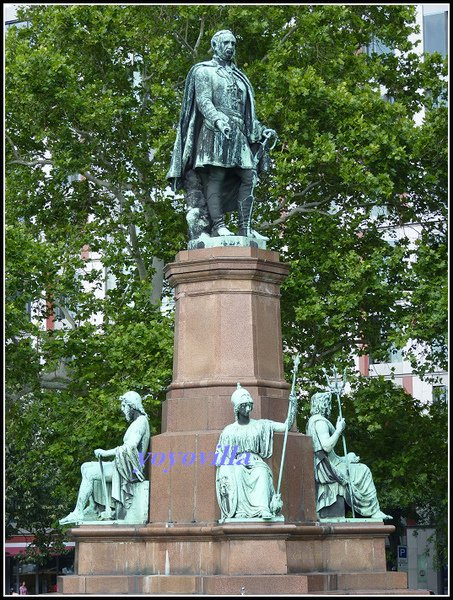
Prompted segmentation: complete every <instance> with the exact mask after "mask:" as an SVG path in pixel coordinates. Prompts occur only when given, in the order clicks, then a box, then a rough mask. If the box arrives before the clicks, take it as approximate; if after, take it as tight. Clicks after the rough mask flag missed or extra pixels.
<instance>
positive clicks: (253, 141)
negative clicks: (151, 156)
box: [167, 59, 265, 211]
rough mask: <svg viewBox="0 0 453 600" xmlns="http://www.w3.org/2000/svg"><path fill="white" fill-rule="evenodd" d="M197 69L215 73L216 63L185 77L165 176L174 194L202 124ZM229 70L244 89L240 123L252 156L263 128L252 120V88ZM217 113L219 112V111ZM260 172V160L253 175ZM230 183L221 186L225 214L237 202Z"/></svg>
mask: <svg viewBox="0 0 453 600" xmlns="http://www.w3.org/2000/svg"><path fill="white" fill-rule="evenodd" d="M200 68H203V69H219V63H218V62H217V61H216V60H215V59H214V60H211V61H206V62H202V63H198V64H196V65H194V66H193V67H192V68H191V70H190V71H189V73H188V75H187V79H186V84H185V90H184V97H183V102H182V107H181V115H180V120H179V123H178V127H177V132H176V141H175V145H174V149H173V154H172V158H171V163H170V169H169V171H168V173H167V179H169V180H170V181H171V183H172V188H173V190H174V191H176V190H177V189H179V188H181V187H184V186H183V180H184V175H185V173H186V172H187V171H189V170H191V169H192V168H193V166H194V164H195V158H196V156H195V154H196V150H197V145H198V138H199V135H200V130H201V127H202V124H203V120H204V117H203V115H202V114H201V112H200V110H199V108H198V106H197V101H196V96H195V74H196V72H197V70H198V69H200ZM233 69H234V73H235V74H236V76H237V77H239V78H240V79H241V81H242V83H243V84H244V86H245V88H246V101H245V119H244V120H245V135H246V137H247V139H248V141H249V142H250V146H251V149H252V153H253V154H256V153H257V152H258V149H259V145H258V143H257V142H259V140H260V137H261V134H262V131H263V129H264V127H263V126H262V125H261V124H260V123H259V121H258V120H257V118H256V114H255V103H254V96H253V88H252V85H251V83H250V81H249V80H248V78H247V77H246V76H245V75H244V73H242V71H240V70H239V69H238V68H237V67H235V66H233ZM219 110H221V108H220V109H219ZM263 158H264V157H263ZM264 168H265V167H264V160H263V159H261V162H260V163H259V164H258V165H257V172H259V171H260V170H263V169H264ZM230 183H231V185H229V184H226V185H225V190H226V191H228V196H226V197H225V198H224V207H225V211H229V210H233V209H234V208H235V205H236V201H237V199H236V197H235V195H236V193H237V189H238V185H239V181H235V180H234V179H233V180H232V181H231V182H230Z"/></svg>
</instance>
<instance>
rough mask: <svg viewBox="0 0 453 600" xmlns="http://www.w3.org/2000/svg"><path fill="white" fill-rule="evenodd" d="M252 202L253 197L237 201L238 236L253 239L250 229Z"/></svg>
mask: <svg viewBox="0 0 453 600" xmlns="http://www.w3.org/2000/svg"><path fill="white" fill-rule="evenodd" d="M253 200H254V198H253V196H247V197H246V198H244V199H243V200H239V201H238V222H239V233H238V235H244V236H246V237H254V236H253V233H252V228H251V222H252V209H253Z"/></svg>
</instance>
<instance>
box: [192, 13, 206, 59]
mask: <svg viewBox="0 0 453 600" xmlns="http://www.w3.org/2000/svg"><path fill="white" fill-rule="evenodd" d="M204 26H205V18H204V16H202V17H201V22H200V33H199V34H198V38H197V41H196V42H195V46H194V47H193V52H192V55H193V57H194V58H196V57H197V54H198V48H199V47H200V43H201V40H202V39H203V35H204Z"/></svg>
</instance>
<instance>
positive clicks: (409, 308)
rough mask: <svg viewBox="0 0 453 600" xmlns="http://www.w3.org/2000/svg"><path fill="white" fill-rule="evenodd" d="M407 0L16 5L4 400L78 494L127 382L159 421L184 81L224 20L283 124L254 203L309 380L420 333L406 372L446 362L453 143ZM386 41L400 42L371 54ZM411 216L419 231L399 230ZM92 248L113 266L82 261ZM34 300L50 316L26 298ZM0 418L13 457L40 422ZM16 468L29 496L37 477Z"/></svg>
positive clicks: (439, 82) (259, 96) (440, 84)
mask: <svg viewBox="0 0 453 600" xmlns="http://www.w3.org/2000/svg"><path fill="white" fill-rule="evenodd" d="M414 10H415V9H414V7H413V6H408V5H395V6H390V5H386V6H374V5H348V6H344V5H299V6H297V5H282V6H277V5H272V6H269V5H253V6H251V5H241V6H239V5H236V6H234V5H223V6H220V5H218V6H217V5H191V6H182V5H179V6H172V5H135V6H133V5H124V6H119V5H102V6H97V5H96V6H94V5H62V6H61V5H37V6H29V7H27V8H23V9H22V12H21V13H20V14H21V15H22V17H21V18H23V19H24V20H25V21H27V27H22V28H17V29H16V28H11V29H10V31H9V32H8V36H7V48H6V142H7V154H6V159H7V171H6V176H7V194H8V196H7V211H6V227H7V247H6V252H7V254H6V259H7V260H6V288H7V306H6V308H7V345H6V348H7V381H6V384H7V386H6V387H7V393H8V405H7V408H8V411H7V415H25V413H26V412H27V411H29V410H30V405H33V407H34V409H35V413H36V414H37V415H39V416H41V415H43V414H45V415H47V421H46V424H44V423H43V422H42V421H41V420H40V421H39V422H40V424H41V425H40V427H42V428H44V429H43V431H45V434H44V433H43V436H44V438H43V439H45V440H46V446H45V447H46V448H47V449H48V450H47V451H48V452H49V453H50V454H48V455H45V460H46V461H49V462H48V463H47V464H48V465H49V466H50V465H51V464H53V463H52V462H51V461H57V462H59V464H60V468H61V469H62V471H61V473H56V474H55V481H54V487H55V489H60V488H58V485H62V483H61V480H62V479H64V480H67V481H68V485H67V487H66V488H65V489H64V490H63V489H62V496H61V497H65V498H66V499H67V500H66V501H67V504H68V505H69V504H71V502H72V500H73V498H74V494H75V489H72V491H70V485H73V475H72V473H73V469H74V466H75V465H78V464H80V463H81V462H83V461H84V460H87V459H89V458H91V453H92V450H93V448H94V447H96V446H99V445H100V444H102V443H105V444H106V445H108V443H109V442H110V441H111V442H112V443H114V444H116V443H117V437H115V436H116V435H117V434H119V428H120V425H119V423H118V421H117V420H118V416H119V414H118V412H115V402H116V400H115V398H116V397H117V396H118V395H119V394H120V393H122V392H124V391H126V389H136V390H137V391H139V392H141V393H142V394H143V395H145V396H146V398H145V405H146V407H147V409H148V411H149V412H150V414H151V415H152V418H153V424H154V427H155V428H157V427H158V425H159V406H160V402H161V400H162V399H163V397H164V391H165V388H166V386H167V385H168V383H169V382H170V377H171V354H172V315H171V312H170V313H165V312H163V311H162V310H161V304H160V302H161V299H162V298H165V297H168V295H169V290H168V288H167V286H166V284H165V282H164V280H163V265H164V264H165V263H167V262H169V261H172V260H173V258H174V256H175V254H176V252H177V251H178V250H180V249H181V248H184V247H185V244H186V241H185V239H186V238H185V236H186V233H185V230H186V225H185V222H184V203H183V200H182V198H181V197H180V196H174V195H172V194H170V193H169V192H168V188H167V182H166V180H165V173H166V171H167V168H168V165H169V158H170V154H171V149H172V144H173V141H174V137H175V130H174V126H175V124H176V122H177V119H178V114H179V110H180V105H181V98H182V92H183V86H184V80H185V76H186V74H187V72H188V70H189V68H190V66H191V65H192V64H193V63H194V62H198V61H199V60H204V59H207V58H209V43H210V38H211V36H212V35H213V33H214V32H215V31H217V30H218V29H220V28H230V29H231V30H233V31H234V32H236V33H237V36H238V55H237V61H238V64H239V66H240V67H243V68H244V70H245V71H246V72H247V75H248V76H249V78H250V79H251V81H252V83H253V84H254V87H255V93H256V100H257V112H258V115H259V116H260V118H261V119H262V121H263V122H264V123H266V125H267V126H269V127H273V128H275V129H276V130H277V131H278V133H279V136H280V141H279V143H278V145H277V146H276V148H275V150H274V151H273V153H272V159H273V163H274V164H273V170H272V172H271V173H270V174H269V175H268V176H267V179H263V180H262V182H261V184H260V185H259V186H258V188H257V206H258V208H257V210H256V215H257V216H256V219H257V228H258V229H260V230H262V231H263V232H266V234H268V235H269V236H270V238H271V239H270V242H269V244H268V245H269V247H271V248H273V249H276V250H278V251H279V252H280V254H281V255H282V258H283V260H285V261H286V262H288V263H290V266H291V271H290V276H289V277H288V279H287V280H286V282H285V284H284V286H283V289H282V322H283V336H284V343H285V346H286V347H287V348H290V349H292V348H298V349H300V350H301V352H302V357H303V362H304V365H303V369H302V371H303V377H302V379H301V382H302V383H303V385H304V388H307V387H310V386H313V384H315V383H316V382H321V381H322V378H321V367H322V366H325V367H329V366H330V365H331V364H332V363H333V362H334V361H340V363H341V365H340V366H344V365H350V364H352V361H353V356H354V355H355V354H356V353H357V352H366V353H372V354H373V355H374V356H384V355H385V354H386V353H387V351H388V348H389V346H390V345H391V344H394V345H396V346H398V347H402V346H403V345H404V344H405V343H406V342H407V341H409V340H413V341H414V342H418V341H423V342H424V343H426V347H427V354H426V357H425V360H424V362H423V363H420V362H417V360H418V359H417V357H416V356H414V366H415V368H419V370H420V371H421V372H423V370H425V371H429V369H430V367H431V365H432V364H433V363H434V362H435V363H437V364H440V365H441V366H444V365H445V363H446V358H445V356H446V337H447V333H446V332H447V325H446V311H445V307H446V294H447V292H446V290H447V287H446V267H447V261H446V214H447V175H446V173H447V161H446V158H447V156H446V153H445V152H443V151H440V152H438V153H433V152H431V151H430V149H431V148H443V147H444V145H443V144H444V141H445V140H446V131H447V110H446V108H445V103H444V100H445V96H446V85H445V82H444V80H443V77H444V75H445V72H446V62H445V61H442V59H441V57H440V56H439V55H432V56H430V57H427V58H426V60H424V61H423V60H421V59H420V57H419V56H418V55H417V54H416V53H415V52H414V47H413V43H412V42H411V41H409V36H410V34H411V33H413V32H414V31H416V26H415V24H414ZM375 40H380V41H381V42H382V44H384V45H385V46H386V47H388V48H389V49H390V50H389V51H387V52H384V53H381V54H377V53H372V52H368V51H367V48H370V47H371V46H372V43H373V41H375ZM394 50H395V51H397V52H396V53H394V52H393V51H394ZM383 86H384V87H385V89H386V93H387V99H389V98H391V100H392V101H391V102H389V101H386V99H385V98H383V96H382V89H383ZM420 90H427V91H429V94H427V93H424V92H421V91H420ZM422 108H423V109H424V111H425V120H424V121H423V124H422V125H419V126H417V125H415V122H414V115H415V114H417V113H418V112H419V111H420V110H421V109H422ZM413 223H416V224H418V227H419V229H420V231H421V235H420V236H419V238H418V239H417V243H416V245H415V247H414V245H413V243H412V242H411V240H410V239H409V237H408V236H403V237H396V234H395V228H396V227H401V226H408V225H411V224H413ZM392 235H394V236H395V237H394V238H392ZM83 248H89V249H90V251H91V252H93V253H98V254H99V257H102V259H101V261H100V262H98V263H96V264H95V265H94V266H93V263H92V262H87V261H86V260H84V259H83V254H82V250H83ZM414 258H417V259H418V260H413V259H414ZM433 262H434V263H435V264H434V265H433V264H432V263H433ZM106 272H107V274H108V281H111V282H112V285H110V286H108V289H107V291H106V293H105V297H102V295H101V294H99V293H98V291H99V290H101V289H102V288H103V287H104V286H105V280H106V277H105V276H106ZM433 272H434V273H435V289H433V286H431V285H430V283H431V274H432V273H433ZM37 299H39V303H38V304H36V300H37ZM32 300H33V301H35V308H36V311H37V312H36V314H35V317H36V318H35V321H34V323H37V325H34V324H31V323H30V322H29V321H28V320H27V319H26V318H25V315H24V310H23V308H24V305H25V304H26V303H27V302H29V301H32ZM56 312H58V314H59V315H60V317H59V316H58V314H56ZM51 314H53V315H54V316H55V318H56V319H57V321H58V319H60V320H62V319H63V317H64V320H62V321H61V322H62V324H63V327H62V328H61V329H60V328H56V329H54V330H45V328H43V326H42V325H43V323H44V322H45V320H46V319H47V318H49V317H50V315H51ZM35 340H37V342H35ZM433 342H435V344H434V345H433ZM288 362H289V360H288ZM378 392H379V390H378ZM378 392H376V393H375V396H374V398H375V400H376V402H377V401H378V397H379V393H380V392H379V393H378ZM397 396H398V393H397ZM398 398H399V396H398ZM406 400H408V399H406ZM408 402H409V400H408ZM41 409H42V410H41ZM414 410H415V409H414ZM420 410H421V408H420V407H416V410H415V412H417V411H420ZM411 414H412V413H411ZM11 418H12V417H11ZM19 418H20V419H22V418H25V417H22V416H20V417H19ZM398 418H399V417H398ZM8 423H10V418H9V417H8ZM74 423H77V427H75V425H74ZM84 423H85V424H86V425H83V424H84ZM46 426H47V429H46ZM8 427H9V426H8ZM27 431H28V433H27ZM436 431H437V430H436ZM68 432H70V435H67V434H68ZM100 432H103V433H102V434H101V435H100ZM8 435H9V441H10V447H11V452H12V453H13V454H14V453H16V454H14V455H16V456H17V448H20V447H21V444H23V443H24V440H26V439H30V437H32V433H31V430H30V429H28V428H25V430H24V431H23V432H22V430H21V429H20V428H12V429H9V433H8ZM439 435H441V434H440V433H439ZM114 437H115V440H113V438H114ZM94 442H96V443H94ZM419 443H420V444H423V443H424V440H419ZM36 451H37V452H38V451H39V446H36ZM376 455H377V454H376ZM62 457H66V458H65V459H63V458H62ZM68 457H70V459H71V460H70V461H69V458H68ZM395 460H396V458H395ZM439 460H441V459H439ZM60 461H63V462H60ZM65 461H66V462H65ZM401 464H405V462H404V460H402V461H401ZM27 465H28V466H27ZM22 468H23V469H27V468H30V464H29V463H24V464H23V465H22ZM379 477H381V475H380V474H379V471H378V478H379ZM382 477H383V475H382ZM57 480H58V481H57ZM7 483H8V486H9V490H10V492H11V493H13V492H17V494H16V496H17V497H18V498H20V497H21V492H22V490H24V489H27V486H29V483H27V481H24V480H21V481H20V482H16V481H15V480H14V478H13V477H11V478H8V481H7ZM445 483H446V482H445ZM378 484H379V481H378ZM439 485H440V487H441V484H439ZM390 501H391V498H390V496H389V502H390ZM68 508H69V506H68ZM385 508H386V507H385ZM16 512H17V511H16ZM63 513H64V511H63ZM23 514H25V513H23ZM24 518H25V517H24ZM29 521H30V520H29ZM29 524H30V523H29Z"/></svg>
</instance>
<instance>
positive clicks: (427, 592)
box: [310, 588, 433, 596]
mask: <svg viewBox="0 0 453 600" xmlns="http://www.w3.org/2000/svg"><path fill="white" fill-rule="evenodd" d="M432 593H433V592H431V591H430V590H409V589H402V588H398V589H394V590H331V591H330V592H310V596H383V595H386V596H387V595H388V596H404V595H410V596H430V595H431V594H432Z"/></svg>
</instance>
